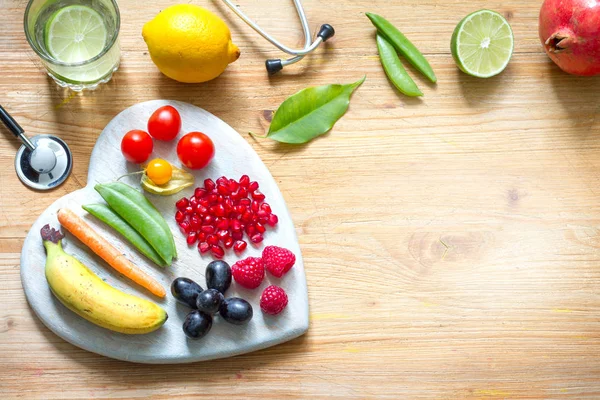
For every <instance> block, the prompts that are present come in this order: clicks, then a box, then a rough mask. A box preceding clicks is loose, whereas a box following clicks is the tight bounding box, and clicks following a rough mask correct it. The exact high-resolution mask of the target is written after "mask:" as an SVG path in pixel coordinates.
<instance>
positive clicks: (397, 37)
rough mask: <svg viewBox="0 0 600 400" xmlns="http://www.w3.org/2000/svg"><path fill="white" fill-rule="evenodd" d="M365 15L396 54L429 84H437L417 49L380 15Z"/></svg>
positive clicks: (423, 57)
mask: <svg viewBox="0 0 600 400" xmlns="http://www.w3.org/2000/svg"><path fill="white" fill-rule="evenodd" d="M366 15H367V17H368V18H369V19H370V20H371V22H372V23H373V25H375V27H376V28H377V31H378V33H379V34H381V35H382V36H383V37H385V38H386V39H387V40H388V41H389V42H390V43H391V44H392V45H393V46H394V47H395V48H396V50H397V51H398V53H400V54H401V55H403V56H404V57H406V59H407V60H408V61H409V62H410V63H411V64H412V65H413V66H414V67H415V68H416V69H418V70H419V72H421V73H422V74H423V75H425V76H426V77H427V79H429V80H430V81H431V82H433V83H435V82H437V78H436V77H435V73H434V72H433V68H431V65H429V61H427V59H426V58H425V56H423V54H421V52H420V51H419V49H417V48H416V47H415V45H414V44H412V43H411V41H410V40H408V39H407V38H406V36H404V35H403V34H402V32H400V31H399V30H398V28H396V27H395V26H394V25H392V24H391V23H390V22H389V21H388V20H387V19H385V18H383V17H382V16H380V15H377V14H372V13H366Z"/></svg>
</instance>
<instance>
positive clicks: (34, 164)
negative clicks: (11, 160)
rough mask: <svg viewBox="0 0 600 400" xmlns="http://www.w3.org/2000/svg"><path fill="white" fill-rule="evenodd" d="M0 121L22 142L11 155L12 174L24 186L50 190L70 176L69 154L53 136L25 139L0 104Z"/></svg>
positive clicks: (70, 156) (66, 147) (70, 163)
mask: <svg viewBox="0 0 600 400" xmlns="http://www.w3.org/2000/svg"><path fill="white" fill-rule="evenodd" d="M0 122H2V123H3V124H4V125H5V126H6V127H7V128H8V130H9V131H10V132H11V133H12V134H13V135H15V136H16V137H17V139H19V140H20V141H21V143H23V144H22V145H21V147H20V148H19V150H17V155H16V156H15V171H16V172H17V176H18V177H19V179H20V180H21V181H22V182H23V183H24V184H25V185H27V186H29V187H30V188H33V189H37V190H48V189H53V188H55V187H57V186H58V185H60V184H61V183H63V182H64V181H65V179H67V177H68V176H69V174H70V173H71V168H72V167H73V155H72V154H71V149H69V146H67V144H66V143H65V142H64V141H63V140H62V139H60V138H59V137H57V136H53V135H37V136H33V137H27V136H26V135H25V131H24V130H23V128H21V125H19V124H18V123H17V121H15V120H14V118H13V117H12V116H11V115H10V114H9V113H8V112H7V111H6V110H5V109H4V108H3V107H2V106H1V105H0Z"/></svg>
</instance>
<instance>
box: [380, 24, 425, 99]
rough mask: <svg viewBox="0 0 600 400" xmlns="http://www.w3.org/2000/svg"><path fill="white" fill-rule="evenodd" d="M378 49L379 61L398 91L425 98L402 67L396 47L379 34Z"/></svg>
mask: <svg viewBox="0 0 600 400" xmlns="http://www.w3.org/2000/svg"><path fill="white" fill-rule="evenodd" d="M377 49H378V50H379V59H380V60H381V65H383V70H384V71H385V74H386V75H387V76H388V78H389V79H390V81H391V82H392V83H393V84H394V86H396V89H398V90H399V91H400V92H402V93H404V94H405V95H407V96H410V97H417V96H423V93H422V92H421V91H420V90H419V88H418V87H417V84H416V83H415V81H413V80H412V78H411V77H410V76H409V75H408V73H407V72H406V70H405V69H404V67H403V66H402V63H401V62H400V58H398V54H397V53H396V49H394V46H392V45H391V44H390V43H389V42H388V41H387V40H386V39H385V38H384V37H383V36H381V35H379V34H378V35H377Z"/></svg>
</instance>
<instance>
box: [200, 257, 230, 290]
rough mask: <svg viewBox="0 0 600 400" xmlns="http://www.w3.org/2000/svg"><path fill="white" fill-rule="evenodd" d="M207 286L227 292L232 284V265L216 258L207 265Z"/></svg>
mask: <svg viewBox="0 0 600 400" xmlns="http://www.w3.org/2000/svg"><path fill="white" fill-rule="evenodd" d="M205 275H206V286H207V287H208V288H209V289H217V290H218V291H219V292H221V293H223V294H225V292H226V291H227V289H229V286H230V285H231V267H229V264H227V263H226V262H225V261H221V260H216V261H213V262H211V263H210V264H208V265H207V266H206V274H205Z"/></svg>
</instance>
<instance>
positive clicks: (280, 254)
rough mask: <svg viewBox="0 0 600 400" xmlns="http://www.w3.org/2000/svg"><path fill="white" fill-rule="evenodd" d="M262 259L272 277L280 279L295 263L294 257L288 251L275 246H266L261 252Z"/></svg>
mask: <svg viewBox="0 0 600 400" xmlns="http://www.w3.org/2000/svg"><path fill="white" fill-rule="evenodd" d="M262 258H263V261H264V263H265V267H266V268H267V271H269V272H270V273H271V274H273V276H276V277H277V278H281V277H282V276H283V275H284V274H285V273H286V272H288V271H289V270H290V269H291V268H292V267H293V266H294V263H295V262H296V256H295V255H294V253H292V252H291V251H289V250H288V249H284V248H281V247H277V246H267V247H265V249H264V250H263V253H262Z"/></svg>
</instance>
